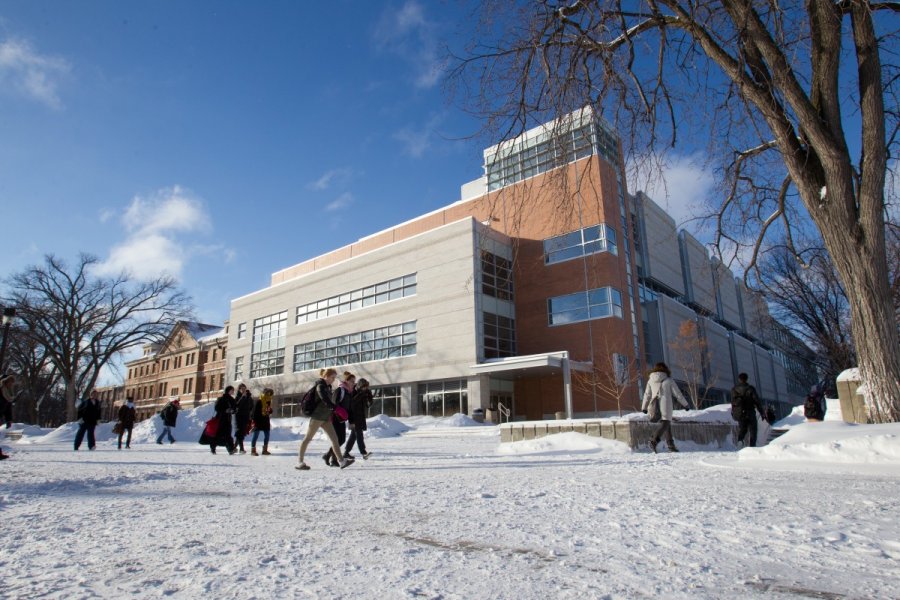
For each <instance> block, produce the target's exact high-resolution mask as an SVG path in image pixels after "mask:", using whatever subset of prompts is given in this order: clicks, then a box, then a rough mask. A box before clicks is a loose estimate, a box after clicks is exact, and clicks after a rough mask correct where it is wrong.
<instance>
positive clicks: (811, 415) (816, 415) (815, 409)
mask: <svg viewBox="0 0 900 600" xmlns="http://www.w3.org/2000/svg"><path fill="white" fill-rule="evenodd" d="M803 416H804V417H806V418H807V419H817V420H820V421H821V420H822V419H823V418H825V415H823V414H822V403H821V402H820V401H819V397H818V396H813V395H811V394H810V395H809V396H807V397H806V401H805V402H804V403H803Z"/></svg>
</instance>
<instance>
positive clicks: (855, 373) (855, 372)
mask: <svg viewBox="0 0 900 600" xmlns="http://www.w3.org/2000/svg"><path fill="white" fill-rule="evenodd" d="M837 381H839V382H840V381H862V377H861V376H860V374H859V369H858V368H853V369H847V370H845V371H841V374H840V375H838V376H837Z"/></svg>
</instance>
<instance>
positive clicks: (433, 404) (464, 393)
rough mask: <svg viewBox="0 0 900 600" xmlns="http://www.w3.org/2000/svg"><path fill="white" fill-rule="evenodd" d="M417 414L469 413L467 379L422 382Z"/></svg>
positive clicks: (417, 395) (419, 389) (446, 414)
mask: <svg viewBox="0 0 900 600" xmlns="http://www.w3.org/2000/svg"><path fill="white" fill-rule="evenodd" d="M416 409H417V412H416V414H420V415H431V416H433V417H445V416H451V415H454V414H456V413H463V414H466V413H468V410H469V401H468V390H467V387H466V382H465V380H452V381H430V382H428V383H420V384H419V386H418V392H417V394H416Z"/></svg>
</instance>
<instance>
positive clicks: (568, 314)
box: [547, 287, 622, 325]
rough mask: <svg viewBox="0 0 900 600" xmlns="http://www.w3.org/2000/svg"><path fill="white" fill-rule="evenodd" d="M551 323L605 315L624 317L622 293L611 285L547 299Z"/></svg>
mask: <svg viewBox="0 0 900 600" xmlns="http://www.w3.org/2000/svg"><path fill="white" fill-rule="evenodd" d="M547 312H548V314H549V323H550V325H565V324H567V323H577V322H579V321H587V320H590V319H602V318H605V317H619V318H622V294H621V293H620V292H619V291H618V290H616V289H614V288H611V287H605V288H596V289H593V290H587V291H586V292H576V293H574V294H567V295H565V296H557V297H555V298H550V299H548V300H547Z"/></svg>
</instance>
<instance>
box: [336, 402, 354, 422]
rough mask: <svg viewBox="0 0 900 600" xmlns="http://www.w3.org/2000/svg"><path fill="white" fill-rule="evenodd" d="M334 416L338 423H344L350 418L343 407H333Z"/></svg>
mask: <svg viewBox="0 0 900 600" xmlns="http://www.w3.org/2000/svg"><path fill="white" fill-rule="evenodd" d="M334 416H335V418H337V419H338V420H339V421H346V420H347V419H348V418H349V417H350V415H349V414H347V409H346V408H344V407H343V406H335V407H334Z"/></svg>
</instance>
